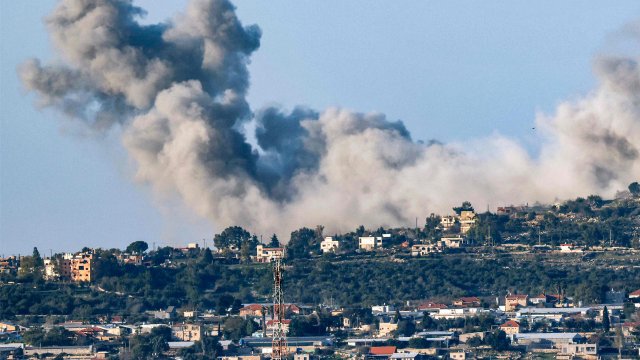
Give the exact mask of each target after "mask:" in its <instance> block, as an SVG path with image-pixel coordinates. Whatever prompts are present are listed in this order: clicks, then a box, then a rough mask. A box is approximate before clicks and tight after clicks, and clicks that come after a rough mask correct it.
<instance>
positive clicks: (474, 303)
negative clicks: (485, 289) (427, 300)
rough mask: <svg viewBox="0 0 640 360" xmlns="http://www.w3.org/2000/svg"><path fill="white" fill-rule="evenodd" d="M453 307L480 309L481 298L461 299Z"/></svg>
mask: <svg viewBox="0 0 640 360" xmlns="http://www.w3.org/2000/svg"><path fill="white" fill-rule="evenodd" d="M453 306H459V307H478V306H480V298H478V297H476V296H471V297H461V298H459V299H457V300H455V301H454V302H453Z"/></svg>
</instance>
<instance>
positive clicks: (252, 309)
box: [241, 304, 262, 311]
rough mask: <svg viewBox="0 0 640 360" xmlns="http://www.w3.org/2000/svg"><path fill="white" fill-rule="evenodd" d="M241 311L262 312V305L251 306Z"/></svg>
mask: <svg viewBox="0 0 640 360" xmlns="http://www.w3.org/2000/svg"><path fill="white" fill-rule="evenodd" d="M241 310H251V311H259V310H262V305H260V304H249V305H247V306H245V307H243V308H242V309H241Z"/></svg>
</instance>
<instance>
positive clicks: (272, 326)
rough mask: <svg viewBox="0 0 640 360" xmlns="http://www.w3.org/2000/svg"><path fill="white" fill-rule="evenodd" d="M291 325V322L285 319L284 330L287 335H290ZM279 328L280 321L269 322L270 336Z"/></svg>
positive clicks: (283, 321)
mask: <svg viewBox="0 0 640 360" xmlns="http://www.w3.org/2000/svg"><path fill="white" fill-rule="evenodd" d="M289 325H291V320H288V319H284V320H282V330H283V331H284V333H285V334H288V333H289ZM277 327H278V320H267V332H268V333H269V334H273V331H274V330H275V329H276V328H277Z"/></svg>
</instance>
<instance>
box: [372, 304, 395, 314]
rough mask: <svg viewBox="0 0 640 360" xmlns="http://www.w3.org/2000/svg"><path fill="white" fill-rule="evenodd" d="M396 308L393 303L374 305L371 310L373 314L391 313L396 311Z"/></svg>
mask: <svg viewBox="0 0 640 360" xmlns="http://www.w3.org/2000/svg"><path fill="white" fill-rule="evenodd" d="M395 310H396V309H395V308H394V307H393V305H387V304H384V305H374V306H372V307H371V312H372V313H373V314H381V313H383V314H384V313H390V312H393V311H395Z"/></svg>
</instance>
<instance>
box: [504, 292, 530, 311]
mask: <svg viewBox="0 0 640 360" xmlns="http://www.w3.org/2000/svg"><path fill="white" fill-rule="evenodd" d="M528 300H529V295H521V294H513V295H507V296H506V297H505V302H504V311H514V310H517V309H518V308H520V307H525V306H527V303H528Z"/></svg>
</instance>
